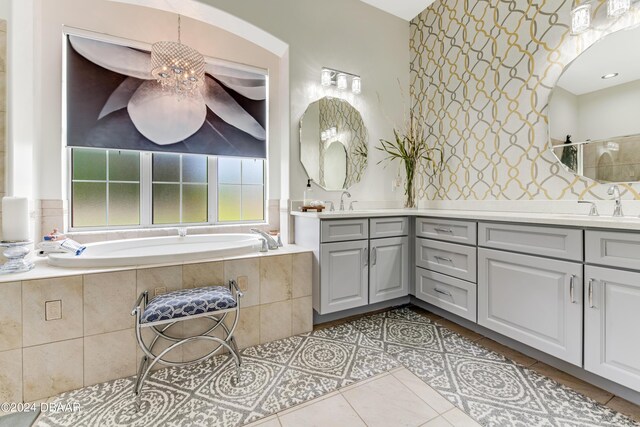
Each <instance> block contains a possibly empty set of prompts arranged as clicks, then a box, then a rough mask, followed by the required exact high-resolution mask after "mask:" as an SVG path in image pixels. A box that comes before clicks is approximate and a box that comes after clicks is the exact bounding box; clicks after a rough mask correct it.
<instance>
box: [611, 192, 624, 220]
mask: <svg viewBox="0 0 640 427" xmlns="http://www.w3.org/2000/svg"><path fill="white" fill-rule="evenodd" d="M607 194H608V195H610V196H613V199H614V200H615V202H616V207H615V208H614V209H613V216H614V217H622V216H624V214H623V213H622V200H620V189H619V188H618V186H617V185H612V186H611V187H609V190H607Z"/></svg>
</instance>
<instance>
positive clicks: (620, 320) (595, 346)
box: [584, 266, 640, 390]
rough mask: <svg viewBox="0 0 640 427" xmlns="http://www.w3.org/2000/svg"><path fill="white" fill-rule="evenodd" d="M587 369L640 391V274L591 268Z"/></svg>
mask: <svg viewBox="0 0 640 427" xmlns="http://www.w3.org/2000/svg"><path fill="white" fill-rule="evenodd" d="M585 278H586V282H585V283H586V289H585V301H586V302H585V308H584V322H585V325H584V350H585V352H584V368H585V369H586V370H587V371H590V372H593V373H594V374H597V375H600V376H602V377H604V378H608V379H610V380H612V381H615V382H617V383H619V384H622V385H624V386H627V387H629V388H631V389H633V390H640V326H639V325H640V273H638V272H631V271H623V270H616V269H613V268H602V267H594V266H587V267H586V268H585Z"/></svg>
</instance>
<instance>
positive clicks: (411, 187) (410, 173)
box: [404, 160, 418, 209]
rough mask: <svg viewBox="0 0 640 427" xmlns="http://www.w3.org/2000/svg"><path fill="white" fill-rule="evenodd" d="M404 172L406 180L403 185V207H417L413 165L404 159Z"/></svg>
mask: <svg viewBox="0 0 640 427" xmlns="http://www.w3.org/2000/svg"><path fill="white" fill-rule="evenodd" d="M404 165H405V172H406V174H407V180H406V182H405V185H404V207H405V208H407V209H416V208H417V207H418V199H417V197H416V186H415V182H414V178H415V170H416V169H415V165H413V164H412V163H411V162H407V161H406V160H405V164H404Z"/></svg>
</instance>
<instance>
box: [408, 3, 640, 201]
mask: <svg viewBox="0 0 640 427" xmlns="http://www.w3.org/2000/svg"><path fill="white" fill-rule="evenodd" d="M571 5H572V1H571V0H540V1H538V2H532V1H529V2H526V1H516V0H479V1H471V0H437V1H436V2H435V3H434V4H433V5H432V6H430V7H429V8H428V9H426V10H425V11H424V12H422V13H421V14H420V15H418V16H417V17H416V18H415V19H414V20H413V21H412V22H411V39H410V51H411V64H410V67H411V80H410V82H411V89H410V90H411V101H412V108H413V109H414V111H416V112H418V113H419V114H420V115H421V116H423V117H424V118H425V120H426V122H427V123H428V125H429V126H430V128H431V132H432V135H431V138H430V140H431V143H432V144H433V145H435V146H440V147H442V149H443V151H444V153H445V163H446V164H445V166H444V169H443V171H442V172H441V173H440V174H438V175H437V176H436V177H435V178H434V177H433V176H431V174H429V173H426V172H425V173H423V174H422V182H420V183H419V189H420V190H419V196H420V198H421V199H425V198H426V199H430V200H434V199H435V200H437V199H445V200H496V199H501V200H531V199H543V200H544V199H547V200H557V199H577V198H587V199H589V198H597V199H605V198H609V196H607V195H606V189H607V186H606V185H600V184H597V183H596V182H594V181H592V180H589V179H586V178H581V177H577V176H575V175H573V174H572V173H570V172H568V171H567V170H565V169H564V168H563V167H562V166H561V165H560V164H559V163H558V162H557V161H556V158H555V156H554V155H553V154H552V153H551V151H550V150H549V146H550V142H549V137H548V124H547V115H546V114H547V103H548V98H549V94H550V92H551V89H552V88H553V86H554V85H555V82H556V81H557V80H558V78H559V76H560V74H561V73H562V70H563V68H564V66H565V65H566V64H568V63H570V62H571V61H572V60H573V59H574V58H575V57H576V56H577V55H578V54H579V53H580V52H582V51H583V50H584V49H586V48H587V47H589V46H590V45H591V44H593V43H594V42H595V41H597V40H598V39H599V38H601V37H602V36H603V35H605V34H607V33H609V32H612V31H616V30H618V29H620V28H624V27H626V26H630V25H634V24H637V23H639V22H640V17H639V13H638V10H637V7H636V9H634V10H633V11H632V13H630V14H628V15H627V16H625V17H623V18H620V19H618V20H617V21H615V22H611V21H609V20H607V19H605V17H603V15H606V10H605V9H606V5H605V4H604V0H599V2H598V4H597V7H596V12H595V19H594V23H595V27H596V28H595V29H594V30H590V31H588V32H587V33H585V34H583V35H580V36H572V35H570V34H569V22H570V10H571ZM624 188H625V191H624V195H623V196H624V197H625V198H635V199H640V194H639V193H638V191H640V185H637V184H634V185H628V186H627V185H625V186H624Z"/></svg>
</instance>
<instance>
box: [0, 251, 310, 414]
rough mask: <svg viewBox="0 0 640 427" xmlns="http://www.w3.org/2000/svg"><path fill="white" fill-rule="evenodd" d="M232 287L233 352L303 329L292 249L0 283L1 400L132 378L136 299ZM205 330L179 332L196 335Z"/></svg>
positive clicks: (301, 264)
mask: <svg viewBox="0 0 640 427" xmlns="http://www.w3.org/2000/svg"><path fill="white" fill-rule="evenodd" d="M43 276H44V277H43ZM231 279H233V280H237V281H238V283H239V285H240V287H241V288H242V290H243V291H245V297H244V298H243V299H242V300H241V310H240V323H239V325H238V328H237V329H236V333H235V336H236V338H237V340H238V344H239V346H240V347H241V348H246V347H249V346H254V345H257V344H261V343H266V342H270V341H273V340H278V339H282V338H286V337H289V336H292V335H295V334H301V333H305V332H309V331H310V330H311V328H312V308H311V254H310V253H309V252H306V251H304V250H302V249H300V248H296V247H295V246H294V245H289V246H286V247H285V248H281V250H279V251H270V252H268V253H264V254H263V253H257V254H251V255H244V256H242V257H237V258H234V259H220V260H214V261H210V262H209V261H205V262H197V263H185V264H180V265H167V266H152V267H149V268H135V267H132V268H128V269H111V270H108V271H104V270H95V269H94V270H76V269H60V268H53V267H48V266H46V265H42V261H41V262H39V263H38V266H37V267H36V269H34V270H32V271H31V272H29V273H24V274H21V275H16V276H13V277H9V276H4V277H2V278H0V280H1V281H2V282H0V401H2V402H22V401H25V402H29V401H36V400H40V399H44V398H47V397H50V396H54V395H56V394H59V393H61V392H64V391H67V390H73V389H77V388H81V387H83V386H89V385H92V384H96V383H101V382H104V381H109V380H113V379H117V378H124V377H128V376H131V375H134V374H135V372H136V369H137V366H138V361H139V357H140V355H141V351H140V350H139V349H138V346H137V344H136V341H135V333H134V328H133V325H134V319H133V317H132V316H131V308H132V307H133V303H134V302H135V299H136V297H137V296H138V295H139V294H140V293H141V292H142V291H144V290H147V291H149V293H150V295H152V296H153V295H155V294H156V292H163V291H172V290H177V289H182V288H193V287H198V286H206V285H219V284H222V283H226V282H227V281H228V280H231ZM11 280H13V281H11ZM47 307H48V308H49V310H48V313H47V309H46V308H47ZM60 308H61V313H60ZM47 318H48V319H50V320H47ZM53 319H55V320H53ZM207 322H208V321H206V320H202V319H198V320H194V321H193V322H184V323H186V325H184V326H182V327H183V328H186V329H189V330H191V328H193V329H197V331H198V332H199V331H201V330H203V329H204V328H205V327H206V325H205V323H207ZM185 332H186V331H185ZM176 333H180V330H179V329H177V330H176ZM207 348H208V347H207V346H206V344H205V343H202V342H196V343H193V345H191V346H189V345H187V346H185V347H184V348H183V349H177V350H176V351H175V353H174V354H172V355H171V356H172V357H171V358H173V359H174V360H177V361H180V360H183V359H188V358H193V356H196V355H198V354H200V355H201V354H204V353H205V352H206V349H207Z"/></svg>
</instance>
